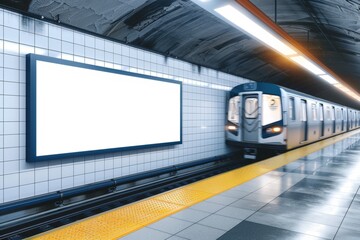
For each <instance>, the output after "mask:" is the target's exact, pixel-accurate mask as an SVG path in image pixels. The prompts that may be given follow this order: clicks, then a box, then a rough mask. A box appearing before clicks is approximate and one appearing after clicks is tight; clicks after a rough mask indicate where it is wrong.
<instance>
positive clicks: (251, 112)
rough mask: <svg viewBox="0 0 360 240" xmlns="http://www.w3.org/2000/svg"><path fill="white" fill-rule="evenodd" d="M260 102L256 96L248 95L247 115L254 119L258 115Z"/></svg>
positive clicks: (246, 103)
mask: <svg viewBox="0 0 360 240" xmlns="http://www.w3.org/2000/svg"><path fill="white" fill-rule="evenodd" d="M258 110H259V104H258V99H257V98H254V97H248V98H246V99H245V117H246V118H250V119H254V118H257V116H258Z"/></svg>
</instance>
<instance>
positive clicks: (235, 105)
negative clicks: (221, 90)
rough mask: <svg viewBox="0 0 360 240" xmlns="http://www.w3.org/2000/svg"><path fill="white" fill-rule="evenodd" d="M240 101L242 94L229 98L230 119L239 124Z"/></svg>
mask: <svg viewBox="0 0 360 240" xmlns="http://www.w3.org/2000/svg"><path fill="white" fill-rule="evenodd" d="M239 101H240V96H236V97H233V98H231V99H230V100H229V112H228V120H229V121H230V122H232V123H235V124H237V125H239Z"/></svg>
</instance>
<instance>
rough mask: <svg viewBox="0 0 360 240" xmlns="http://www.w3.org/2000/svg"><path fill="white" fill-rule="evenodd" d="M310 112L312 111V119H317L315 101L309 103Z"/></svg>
mask: <svg viewBox="0 0 360 240" xmlns="http://www.w3.org/2000/svg"><path fill="white" fill-rule="evenodd" d="M311 112H312V119H313V120H314V121H316V120H317V114H316V104H315V103H313V104H311Z"/></svg>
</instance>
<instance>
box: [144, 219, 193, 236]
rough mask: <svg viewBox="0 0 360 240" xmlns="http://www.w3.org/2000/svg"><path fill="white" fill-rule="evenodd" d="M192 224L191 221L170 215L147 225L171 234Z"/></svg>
mask: <svg viewBox="0 0 360 240" xmlns="http://www.w3.org/2000/svg"><path fill="white" fill-rule="evenodd" d="M192 224H193V223H192V222H189V221H184V220H180V219H176V218H171V217H168V218H164V219H162V220H160V221H157V222H156V223H153V224H151V225H149V226H147V227H149V228H153V229H156V230H160V231H162V232H166V233H170V234H176V233H178V232H180V231H182V230H184V229H185V228H187V227H189V226H190V225H192Z"/></svg>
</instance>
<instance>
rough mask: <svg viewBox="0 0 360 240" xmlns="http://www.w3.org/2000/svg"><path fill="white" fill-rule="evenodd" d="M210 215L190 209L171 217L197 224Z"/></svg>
mask: <svg viewBox="0 0 360 240" xmlns="http://www.w3.org/2000/svg"><path fill="white" fill-rule="evenodd" d="M209 215H210V213H207V212H203V211H198V210H194V209H189V208H188V209H185V210H182V211H181V212H178V213H175V214H173V215H171V216H170V217H173V218H177V219H181V220H185V221H189V222H194V223H195V222H198V221H200V220H201V219H203V218H205V217H207V216H209Z"/></svg>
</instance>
